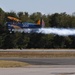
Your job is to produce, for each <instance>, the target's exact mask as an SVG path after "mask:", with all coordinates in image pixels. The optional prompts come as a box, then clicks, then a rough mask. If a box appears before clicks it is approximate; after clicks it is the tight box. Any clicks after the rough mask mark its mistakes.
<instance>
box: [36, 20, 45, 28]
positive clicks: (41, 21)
mask: <svg viewBox="0 0 75 75" xmlns="http://www.w3.org/2000/svg"><path fill="white" fill-rule="evenodd" d="M37 24H38V25H40V26H41V27H42V28H43V27H44V26H45V22H44V20H43V19H40V20H39V21H38V22H37Z"/></svg>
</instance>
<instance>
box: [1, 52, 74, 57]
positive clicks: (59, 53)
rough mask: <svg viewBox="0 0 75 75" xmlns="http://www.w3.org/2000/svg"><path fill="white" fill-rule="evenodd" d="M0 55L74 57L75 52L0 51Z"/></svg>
mask: <svg viewBox="0 0 75 75" xmlns="http://www.w3.org/2000/svg"><path fill="white" fill-rule="evenodd" d="M0 57H25V58H39V57H42V58H46V57H47V58H50V57H75V52H31V51H30V52H0Z"/></svg>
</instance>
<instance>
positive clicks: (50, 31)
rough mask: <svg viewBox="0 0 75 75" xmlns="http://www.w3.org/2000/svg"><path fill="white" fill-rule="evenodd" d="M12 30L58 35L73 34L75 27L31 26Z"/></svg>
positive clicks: (74, 33)
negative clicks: (31, 27)
mask: <svg viewBox="0 0 75 75" xmlns="http://www.w3.org/2000/svg"><path fill="white" fill-rule="evenodd" d="M13 31H14V32H17V31H18V32H25V33H42V34H56V35H59V36H70V35H72V36H75V29H72V28H33V29H30V28H28V29H15V30H13Z"/></svg>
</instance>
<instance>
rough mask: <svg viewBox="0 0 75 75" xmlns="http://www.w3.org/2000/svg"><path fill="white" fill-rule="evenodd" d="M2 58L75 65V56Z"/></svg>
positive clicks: (47, 63)
mask: <svg viewBox="0 0 75 75" xmlns="http://www.w3.org/2000/svg"><path fill="white" fill-rule="evenodd" d="M0 60H9V61H10V60H13V61H21V62H27V63H29V64H31V65H75V58H17V57H16V58H15V57H14V58H13V57H12V58H11V57H6V58H5V57H4V58H0Z"/></svg>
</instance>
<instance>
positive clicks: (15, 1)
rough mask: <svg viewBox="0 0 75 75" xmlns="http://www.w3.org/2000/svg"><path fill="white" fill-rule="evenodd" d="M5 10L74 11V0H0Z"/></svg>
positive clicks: (45, 12)
mask: <svg viewBox="0 0 75 75" xmlns="http://www.w3.org/2000/svg"><path fill="white" fill-rule="evenodd" d="M0 8H2V9H3V10H4V11H5V12H10V11H14V12H21V11H22V12H28V13H29V14H31V13H34V12H41V13H42V14H53V13H63V12H66V13H67V14H72V13H74V12H75V0H0Z"/></svg>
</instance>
